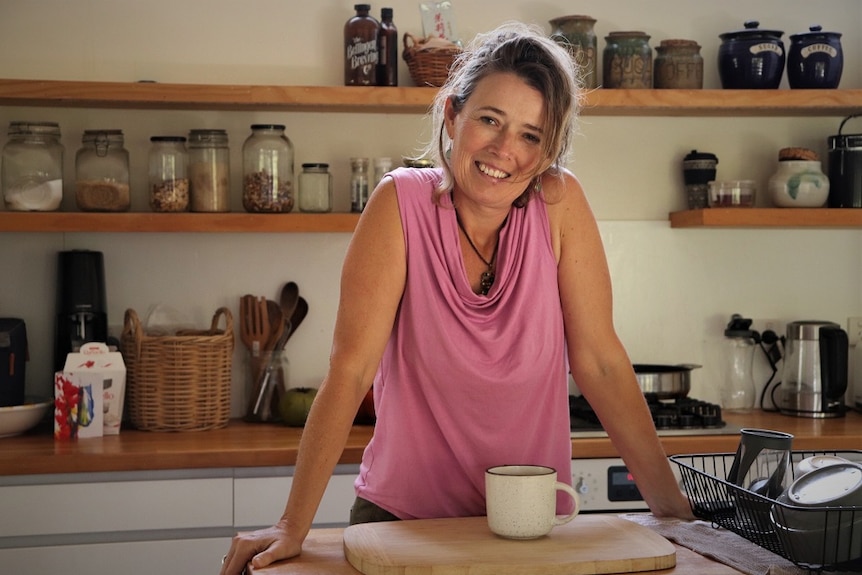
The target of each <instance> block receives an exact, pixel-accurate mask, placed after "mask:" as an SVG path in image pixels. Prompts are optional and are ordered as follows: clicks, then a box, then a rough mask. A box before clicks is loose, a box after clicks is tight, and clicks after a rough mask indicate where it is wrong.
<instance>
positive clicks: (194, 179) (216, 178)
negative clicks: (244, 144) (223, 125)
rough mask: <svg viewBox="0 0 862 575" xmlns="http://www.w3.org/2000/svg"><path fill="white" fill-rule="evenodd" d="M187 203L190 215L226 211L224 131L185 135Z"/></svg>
mask: <svg viewBox="0 0 862 575" xmlns="http://www.w3.org/2000/svg"><path fill="white" fill-rule="evenodd" d="M188 143H189V200H190V205H191V210H192V211H193V212H229V211H230V148H229V147H228V139H227V132H226V131H225V130H206V129H201V130H191V131H190V132H189V140H188Z"/></svg>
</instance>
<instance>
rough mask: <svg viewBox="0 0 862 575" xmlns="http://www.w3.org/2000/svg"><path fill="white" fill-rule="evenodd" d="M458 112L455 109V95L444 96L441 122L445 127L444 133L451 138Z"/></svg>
mask: <svg viewBox="0 0 862 575" xmlns="http://www.w3.org/2000/svg"><path fill="white" fill-rule="evenodd" d="M457 116H458V112H457V111H456V110H455V96H449V97H448V98H446V103H445V104H444V106H443V124H444V127H445V128H446V135H447V136H449V139H450V140H451V139H452V134H453V133H454V131H455V118H456V117H457Z"/></svg>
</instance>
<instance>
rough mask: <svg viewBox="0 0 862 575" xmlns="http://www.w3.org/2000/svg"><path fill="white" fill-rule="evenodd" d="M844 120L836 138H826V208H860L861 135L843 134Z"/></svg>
mask: <svg viewBox="0 0 862 575" xmlns="http://www.w3.org/2000/svg"><path fill="white" fill-rule="evenodd" d="M860 115H862V114H853V115H852V116H847V117H846V118H844V120H842V121H841V125H840V126H839V127H838V135H836V136H829V202H828V203H829V207H830V208H862V134H842V133H841V131H842V130H843V129H844V124H845V123H847V120H849V119H851V118H856V117H859V116H860Z"/></svg>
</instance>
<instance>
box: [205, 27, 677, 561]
mask: <svg viewBox="0 0 862 575" xmlns="http://www.w3.org/2000/svg"><path fill="white" fill-rule="evenodd" d="M577 95H578V86H577V80H576V75H575V70H574V66H573V64H572V61H571V59H570V58H569V56H568V53H567V52H566V51H565V50H564V49H562V48H561V47H559V46H558V45H557V44H556V43H554V42H553V41H552V40H550V39H548V38H547V37H546V36H545V35H544V34H543V33H542V31H541V30H537V29H534V28H531V27H528V26H525V25H521V24H509V25H506V26H503V27H501V28H499V29H497V30H495V31H493V32H491V33H489V34H486V35H481V36H479V37H478V38H477V39H476V40H475V41H474V42H473V43H472V44H471V46H470V47H468V49H467V50H466V51H465V53H464V54H463V56H462V57H461V58H460V59H459V61H458V62H457V63H456V67H455V70H454V71H453V73H452V74H451V76H450V79H449V81H448V83H447V85H446V86H444V87H443V88H442V89H441V90H440V92H439V95H438V97H437V100H436V102H435V108H434V117H433V120H434V122H435V123H434V127H435V129H436V130H438V132H437V141H436V142H434V143H432V146H431V148H432V150H431V151H433V153H434V155H435V156H436V160H437V165H438V166H440V167H439V168H436V169H430V170H429V169H425V170H408V169H399V170H396V171H394V172H392V173H391V174H390V175H389V176H388V177H387V178H385V179H384V181H383V182H382V183H381V184H380V185H379V186H378V187H377V189H376V190H375V192H374V194H372V197H371V198H370V200H369V202H368V205H367V207H366V209H365V211H364V212H363V214H362V217H361V218H360V221H359V224H358V226H357V228H356V231H355V233H354V236H353V238H352V241H351V243H350V247H349V249H348V252H347V256H346V259H345V262H344V268H343V272H342V278H341V301H340V304H339V310H338V317H337V320H336V326H335V335H334V342H333V347H332V354H331V360H330V367H329V371H328V373H327V375H326V378H325V379H324V381H323V384H322V385H321V388H320V391H319V392H318V394H317V398H316V400H315V403H314V406H313V408H312V410H311V414H310V416H309V419H308V423H307V425H306V428H305V431H304V433H303V437H302V443H301V445H300V450H299V456H298V459H297V465H296V475H295V477H294V481H293V487H292V489H291V492H290V495H289V498H288V502H287V507H286V508H285V511H284V514H283V516H282V519H281V520H280V521H279V522H278V523H277V524H276V525H275V526H273V527H271V528H268V529H263V530H260V531H256V532H253V533H249V534H246V535H242V536H237V537H236V538H234V541H233V544H232V546H231V549H230V552H229V553H228V555H227V556H226V560H225V565H224V568H223V569H222V573H223V574H225V575H228V574H236V573H239V572H240V571H241V570H242V569H243V567H244V565H245V563H246V562H247V561H248V560H251V561H252V562H253V565H254V566H255V567H263V566H265V565H268V564H269V563H271V562H273V561H276V560H280V559H284V558H288V557H292V556H295V555H298V554H299V553H300V551H301V545H302V542H303V540H304V538H305V536H306V534H307V533H308V531H309V529H310V526H311V523H312V519H313V517H314V514H315V511H316V509H317V506H318V504H319V502H320V499H321V497H322V495H323V491H324V489H325V487H326V483H327V481H328V478H329V476H330V475H331V473H332V471H333V469H334V467H335V464H336V463H337V461H338V458H339V456H340V454H341V452H342V449H343V447H344V444H345V442H346V438H347V436H348V433H349V432H350V428H351V424H352V421H353V417H354V415H355V413H356V411H357V409H358V406H359V404H360V402H361V401H362V398H363V397H364V396H365V394H366V392H367V391H368V389H369V388H370V387H371V385H372V383H373V384H374V403H375V410H376V413H377V424H376V427H375V432H374V437H373V439H372V440H371V442H370V444H369V445H368V447H367V448H366V450H365V453H364V455H363V460H362V465H361V468H360V474H359V477H358V478H357V480H356V491H357V501H356V504H355V505H354V508H353V509H352V510H351V522H352V523H357V522H363V521H374V520H393V519H413V518H431V517H451V516H468V515H483V514H484V511H485V508H484V470H485V469H486V468H487V467H489V466H492V465H498V464H501V463H525V464H526V463H530V464H540V465H547V466H550V467H554V468H555V469H558V470H561V471H563V472H562V473H561V474H560V480H561V481H566V482H569V481H570V480H571V479H570V476H569V473H568V472H567V471H565V470H568V469H569V466H570V460H571V440H570V430H569V412H568V379H567V377H568V376H567V374H568V371H569V370H571V373H572V376H573V377H574V379H575V381H576V382H577V384H578V387H579V389H580V390H581V392H582V393H583V394H584V395H585V396H586V398H587V399H588V400H589V402H590V404H591V405H592V406H593V408H594V409H595V411H596V412H597V414H598V415H599V417H600V418H601V420H602V423H603V425H604V428H605V430H606V431H607V432H608V435H609V436H610V438H611V440H612V441H613V442H614V444H615V446H616V448H617V450H618V451H619V453H620V454H621V456H622V457H623V458H624V460H625V462H626V464H627V466H628V468H629V470H630V471H631V472H632V474H633V475H634V477H635V479H636V482H637V484H638V487H639V488H640V491H641V493H642V495H643V496H644V499H645V501H646V502H647V504H648V505H649V506H650V509H651V510H652V512H653V513H654V514H656V515H659V516H678V517H686V518H690V517H691V510H690V507H689V504H688V502H687V500H686V499H685V497H684V496H683V494H682V493H681V492H680V490H679V488H678V487H677V483H676V481H675V479H674V477H673V474H672V473H671V470H670V467H669V465H668V463H667V459H666V457H665V454H664V452H663V450H662V447H661V445H660V443H659V441H658V438H657V436H656V433H655V429H654V427H653V424H652V419H651V417H650V415H649V411H648V409H647V407H646V403H645V401H644V397H643V394H642V392H641V390H640V387H639V385H638V382H637V379H636V377H635V374H634V372H633V370H632V366H631V362H630V361H629V358H628V357H627V355H626V352H625V350H624V349H623V347H622V345H621V343H620V341H619V339H618V338H617V335H616V333H615V330H614V326H613V321H612V302H611V284H610V278H609V273H608V269H607V264H606V261H605V256H604V251H603V247H602V243H601V238H600V236H599V232H598V229H597V225H596V222H595V219H594V218H593V215H592V213H591V211H590V208H589V205H588V204H587V200H586V198H585V196H584V192H583V190H582V189H581V186H580V184H579V183H578V181H577V179H575V177H574V176H573V175H572V174H571V173H570V172H568V171H567V170H566V169H565V168H564V167H563V164H564V162H565V158H566V153H567V150H568V145H569V140H570V138H571V135H572V132H573V129H574V128H573V126H574V121H575V116H576V112H577V104H578V101H577ZM623 414H624V416H622V417H621V415H623ZM560 501H561V503H560V506H559V511H560V512H564V511H565V506H566V504H565V503H564V502H563V501H564V500H563V499H561V500H560Z"/></svg>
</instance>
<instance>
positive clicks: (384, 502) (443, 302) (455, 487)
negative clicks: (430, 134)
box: [355, 168, 572, 519]
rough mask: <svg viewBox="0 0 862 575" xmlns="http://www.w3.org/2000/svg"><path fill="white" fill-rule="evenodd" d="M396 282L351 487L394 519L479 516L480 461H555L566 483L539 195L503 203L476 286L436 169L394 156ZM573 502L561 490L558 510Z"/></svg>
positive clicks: (560, 353)
mask: <svg viewBox="0 0 862 575" xmlns="http://www.w3.org/2000/svg"><path fill="white" fill-rule="evenodd" d="M391 175H392V177H393V178H394V180H395V185H396V188H397V197H398V203H399V209H400V212H401V223H402V226H403V229H404V239H405V242H406V247H407V283H406V286H405V290H404V295H403V296H402V299H401V304H400V307H399V309H398V312H397V314H396V317H395V324H394V326H393V329H392V335H391V337H390V339H389V343H388V344H387V347H386V350H385V352H384V355H383V359H382V361H381V364H380V367H379V369H378V372H377V375H376V377H375V379H374V407H375V410H376V412H377V416H378V420H377V425H376V427H375V429H374V436H373V438H372V439H371V442H370V443H369V444H368V446H367V448H366V449H365V452H364V454H363V457H362V465H361V467H360V472H359V477H358V478H357V479H356V483H355V486H356V493H357V495H358V496H360V497H362V498H364V499H367V500H369V501H371V502H373V503H375V504H377V505H379V506H380V507H382V508H384V509H386V510H387V511H389V512H391V513H393V514H394V515H395V516H397V517H399V518H401V519H427V518H434V517H459V516H472V515H484V514H485V499H484V493H485V478H484V472H485V469H487V468H488V467H492V466H494V465H502V464H535V465H545V466H548V467H553V468H555V469H556V470H557V472H558V478H559V481H563V482H565V483H571V472H570V465H571V455H572V453H571V450H572V447H571V439H570V431H569V407H568V379H567V372H568V368H567V360H566V352H565V339H564V333H563V317H562V309H561V305H560V294H559V289H558V285H557V264H556V260H555V257H554V252H553V249H552V246H551V242H550V233H549V227H548V216H547V212H546V209H545V204H544V202H542V201H541V200H539V199H536V198H534V199H533V200H531V201H530V202H529V203H528V204H527V206H526V207H525V208H513V209H512V211H511V212H510V215H509V218H508V221H507V223H506V224H505V226H504V227H503V229H502V231H501V232H500V240H499V241H500V244H499V248H498V253H497V268H496V280H495V282H494V285H493V286H492V287H491V291H490V293H489V294H488V295H487V296H483V295H477V294H475V293H473V291H472V290H471V288H470V284H469V282H468V280H467V276H466V274H465V273H464V264H463V260H462V254H461V249H460V246H459V237H458V234H459V231H458V225H457V222H456V220H455V212H454V210H453V209H452V207H451V202H450V200H449V197H448V196H446V197H444V198H443V200H442V202H441V204H442V205H441V206H437V205H436V204H434V202H433V201H432V193H433V189H434V186H435V184H436V183H437V182H439V181H440V177H441V172H440V170H437V169H406V168H399V169H397V170H395V171H394V172H392V173H391ZM570 508H571V505H570V503H569V502H568V501H567V498H565V497H563V496H560V497H559V498H558V512H559V513H564V512H568V511H569V510H570Z"/></svg>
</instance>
